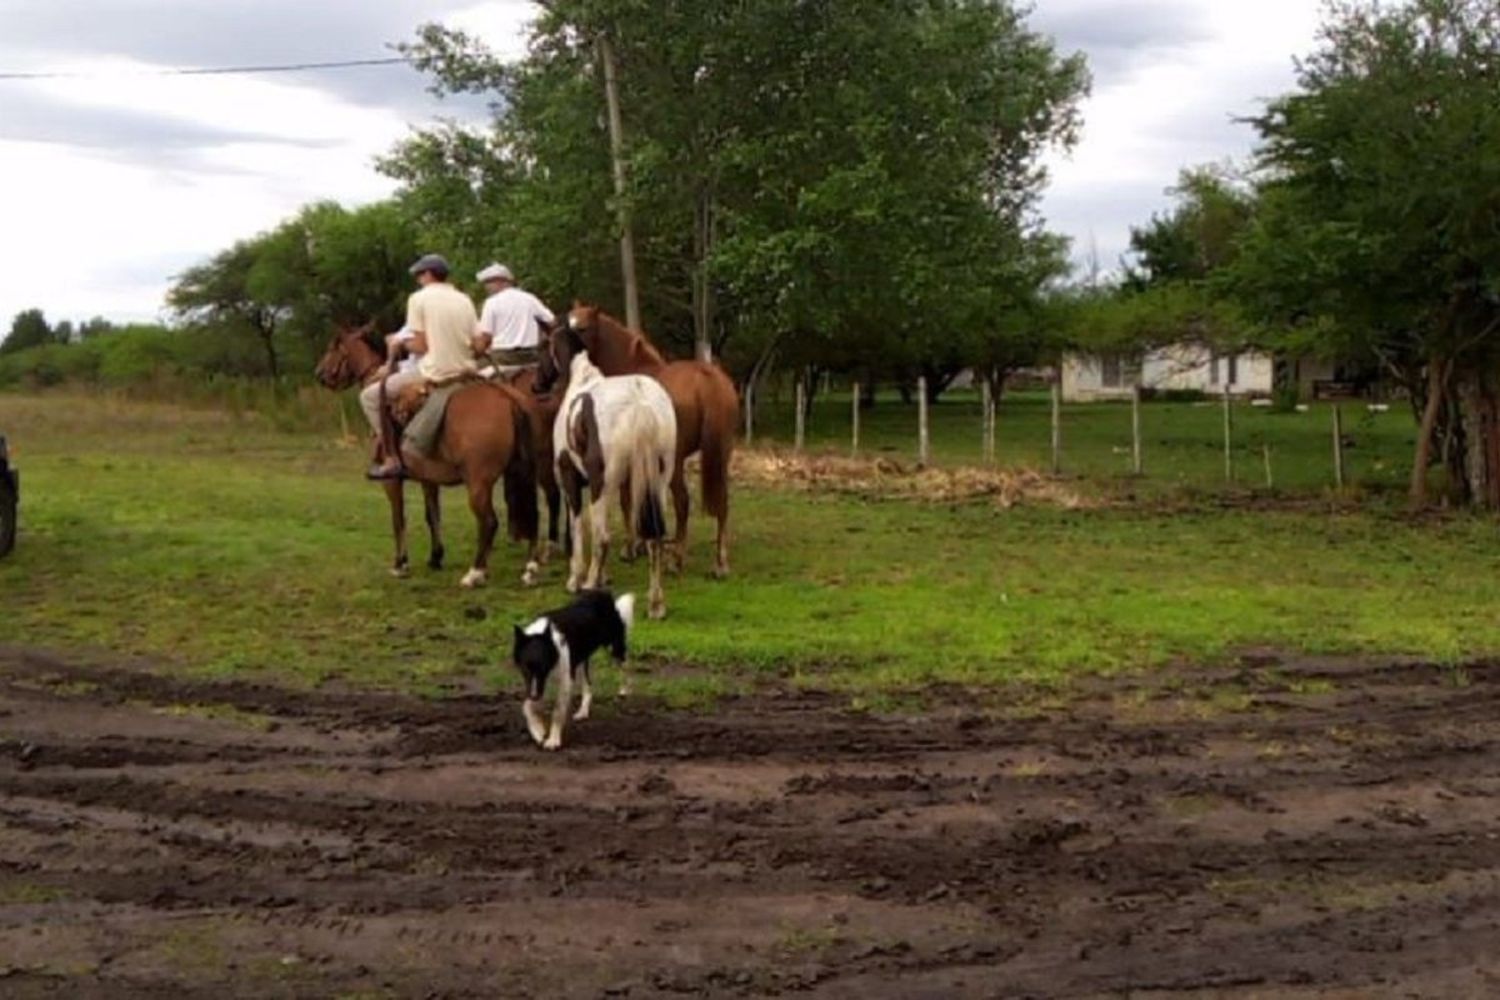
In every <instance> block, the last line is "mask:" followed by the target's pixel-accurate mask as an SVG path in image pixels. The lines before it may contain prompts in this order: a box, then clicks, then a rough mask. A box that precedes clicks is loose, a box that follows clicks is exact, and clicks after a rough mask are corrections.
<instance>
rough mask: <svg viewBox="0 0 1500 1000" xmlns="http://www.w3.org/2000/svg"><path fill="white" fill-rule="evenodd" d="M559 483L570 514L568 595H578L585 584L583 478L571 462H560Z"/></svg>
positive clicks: (558, 470) (565, 506)
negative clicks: (581, 585)
mask: <svg viewBox="0 0 1500 1000" xmlns="http://www.w3.org/2000/svg"><path fill="white" fill-rule="evenodd" d="M557 483H558V485H559V486H561V487H562V498H563V506H564V508H565V509H566V511H567V514H568V585H567V587H568V593H570V594H576V593H578V587H579V585H580V584H581V583H582V582H583V558H584V557H583V476H582V475H580V474H579V472H578V470H577V469H576V468H575V467H574V466H573V463H572V462H571V461H563V460H559V461H558V463H557Z"/></svg>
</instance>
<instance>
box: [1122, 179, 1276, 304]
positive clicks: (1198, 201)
mask: <svg viewBox="0 0 1500 1000" xmlns="http://www.w3.org/2000/svg"><path fill="white" fill-rule="evenodd" d="M1167 193H1168V194H1171V195H1173V196H1174V197H1175V198H1176V199H1177V204H1176V205H1175V206H1174V207H1173V209H1172V210H1171V211H1170V212H1168V213H1166V214H1165V215H1153V216H1152V217H1151V221H1150V223H1148V224H1147V225H1145V226H1141V227H1136V226H1132V227H1131V228H1130V249H1131V251H1132V253H1133V254H1134V256H1135V263H1134V265H1133V266H1131V267H1129V268H1128V269H1127V271H1126V279H1125V284H1126V287H1128V288H1134V289H1144V288H1148V287H1151V286H1154V285H1160V284H1163V283H1165V282H1172V281H1203V280H1205V279H1207V278H1208V277H1209V276H1210V275H1212V274H1214V273H1215V272H1217V271H1218V270H1219V269H1220V268H1223V267H1224V266H1226V265H1228V264H1230V263H1232V262H1233V261H1234V259H1235V257H1236V255H1237V253H1238V248H1239V242H1240V240H1241V239H1242V238H1243V237H1244V235H1245V231H1246V230H1247V229H1248V228H1249V226H1250V221H1251V219H1252V218H1253V216H1254V212H1255V194H1254V191H1253V190H1250V189H1248V188H1247V187H1246V186H1245V185H1244V183H1243V181H1242V180H1241V179H1240V178H1239V176H1238V175H1237V174H1236V172H1235V171H1234V170H1232V169H1231V168H1229V167H1225V166H1204V167H1196V168H1192V169H1188V170H1184V171H1183V172H1182V175H1181V176H1180V177H1179V178H1178V181H1177V185H1176V186H1175V187H1173V188H1170V189H1169V190H1168V192H1167Z"/></svg>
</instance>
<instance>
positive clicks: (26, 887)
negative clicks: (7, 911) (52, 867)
mask: <svg viewBox="0 0 1500 1000" xmlns="http://www.w3.org/2000/svg"><path fill="white" fill-rule="evenodd" d="M72 898H73V894H72V893H70V892H68V890H66V889H61V888H58V887H57V886H51V885H41V884H40V883H37V882H8V883H0V906H39V905H42V904H45V903H60V902H62V901H64V900H68V899H72Z"/></svg>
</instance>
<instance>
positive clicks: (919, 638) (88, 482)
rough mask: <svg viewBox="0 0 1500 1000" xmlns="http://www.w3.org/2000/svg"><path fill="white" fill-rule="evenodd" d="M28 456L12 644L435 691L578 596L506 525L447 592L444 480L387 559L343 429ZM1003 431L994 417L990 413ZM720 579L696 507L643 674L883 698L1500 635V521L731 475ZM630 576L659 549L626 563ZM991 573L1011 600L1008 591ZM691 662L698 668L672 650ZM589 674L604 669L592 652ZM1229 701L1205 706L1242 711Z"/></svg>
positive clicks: (5, 576)
mask: <svg viewBox="0 0 1500 1000" xmlns="http://www.w3.org/2000/svg"><path fill="white" fill-rule="evenodd" d="M0 428H3V429H4V430H5V432H6V433H7V434H8V435H9V437H10V439H11V442H12V445H13V446H14V448H15V451H16V458H17V461H18V463H19V465H20V467H21V468H22V470H23V475H24V480H23V482H24V491H23V497H22V507H21V538H20V544H19V547H18V548H17V550H16V552H15V553H14V554H13V555H12V556H11V557H10V558H8V559H6V560H4V561H3V562H0V593H3V594H4V601H5V614H3V615H0V642H9V643H25V644H30V645H36V646H52V647H92V648H97V649H105V650H110V651H114V652H117V653H121V654H140V655H143V656H147V657H150V658H153V659H156V660H161V661H165V662H167V663H169V664H175V665H177V667H178V668H179V669H183V670H191V671H196V672H199V673H202V674H204V675H208V676H216V677H242V676H247V675H249V676H263V677H268V678H274V679H276V680H277V681H278V682H279V683H283V684H291V685H316V684H319V683H322V682H325V681H329V680H334V679H338V680H341V681H343V682H346V683H353V684H359V685H373V686H382V687H392V688H397V689H402V690H407V691H415V692H420V693H423V694H427V695H429V696H434V697H436V696H444V695H446V694H447V693H449V692H451V691H452V690H453V689H454V688H455V687H461V686H463V685H472V683H473V682H474V681H475V679H476V678H477V679H481V680H482V681H483V682H484V683H486V684H490V685H502V686H503V687H504V688H505V689H509V688H510V687H512V686H513V685H514V684H515V683H516V682H515V679H514V676H513V674H512V673H511V671H510V670H509V668H508V665H507V662H506V661H507V658H508V655H509V646H510V628H511V625H512V623H515V622H524V621H526V620H528V619H529V618H530V617H531V616H534V615H535V614H536V613H538V612H540V611H542V610H545V609H547V608H552V607H556V606H558V605H560V604H562V603H564V602H565V601H566V600H567V598H566V595H565V594H563V592H562V588H561V585H560V584H561V574H562V571H563V568H562V566H561V565H560V562H559V561H556V560H555V561H554V563H553V564H552V565H551V566H549V567H548V568H547V570H546V573H545V577H544V584H543V586H542V587H540V588H538V589H534V590H525V589H522V588H521V587H520V586H519V584H518V582H517V579H518V577H519V574H520V570H521V564H522V559H521V553H520V551H519V549H518V548H517V547H515V546H512V545H502V546H501V547H500V548H499V549H498V550H497V552H496V553H495V556H494V559H493V560H492V570H493V580H494V582H493V583H492V585H491V586H490V587H489V588H488V589H485V590H481V591H477V592H465V591H461V590H460V589H459V588H458V586H457V583H458V578H459V576H460V575H461V573H462V571H463V569H464V565H465V563H466V561H467V558H468V557H469V555H470V553H471V551H472V550H471V546H472V539H473V524H472V519H471V518H470V517H469V514H468V511H467V510H466V509H465V505H464V504H463V503H462V500H461V495H460V494H459V493H457V492H453V491H449V492H448V493H447V494H446V510H447V521H446V529H447V531H446V533H447V543H448V551H449V566H448V568H447V569H444V570H443V571H441V572H437V573H433V572H429V571H427V570H426V569H424V568H420V567H421V563H422V561H423V560H424V559H425V555H426V539H425V534H426V533H425V530H424V529H423V528H422V527H421V524H420V512H419V508H420V504H419V503H418V497H417V494H416V492H415V491H411V493H410V497H409V505H408V508H409V514H410V515H411V520H412V522H413V523H412V525H411V529H412V530H411V534H412V542H413V544H412V551H413V556H414V563H415V564H416V565H417V566H418V567H419V568H417V569H415V570H414V572H413V576H412V578H411V579H409V580H404V581H403V580H394V579H392V578H391V577H390V576H389V575H388V574H387V572H386V567H387V566H388V564H389V560H390V538H389V530H388V519H387V513H386V507H385V501H384V497H383V495H382V494H381V492H380V491H379V490H378V489H376V488H374V487H372V486H370V485H369V484H367V483H365V482H363V481H362V479H361V478H360V471H361V467H362V465H363V458H364V456H363V453H362V449H361V448H359V447H356V446H355V445H353V444H352V443H349V442H346V441H343V440H340V439H339V438H338V437H337V436H336V435H315V434H293V433H283V432H279V431H277V430H276V429H275V428H274V427H273V426H270V425H268V424H267V423H266V422H264V421H261V420H257V419H252V418H249V417H244V418H235V417H231V416H226V415H223V414H215V413H212V412H206V411H190V410H179V409H174V408H172V407H163V406H137V405H130V404H125V403H121V402H119V401H115V400H105V401H101V402H98V403H92V402H89V401H87V400H80V399H77V398H72V397H42V398H35V397H27V396H10V395H0ZM1002 433H1003V431H1002ZM733 530H734V547H733V561H734V576H733V578H732V579H731V580H729V581H726V582H717V581H712V580H710V579H708V578H707V569H708V565H709V555H710V553H709V548H710V542H711V524H710V522H707V521H705V520H704V519H701V518H695V520H694V522H693V532H694V536H693V537H694V540H695V544H694V546H693V548H692V550H691V553H690V562H689V570H688V572H687V573H686V574H685V575H684V576H682V577H680V578H669V580H668V581H667V593H668V604H669V607H670V616H669V617H668V619H667V620H666V621H665V622H661V623H656V622H642V623H641V624H640V627H639V628H638V630H637V632H636V636H635V639H634V648H635V651H636V652H637V653H638V654H639V655H640V656H641V658H642V659H643V661H644V662H645V663H646V664H647V665H648V666H650V667H651V669H649V670H647V671H645V672H644V676H642V677H641V681H642V685H643V687H645V686H646V685H649V690H650V692H651V693H654V694H657V695H660V696H662V697H664V698H666V699H667V700H668V701H670V702H672V703H674V704H680V705H684V706H690V707H703V706H707V705H710V704H712V703H713V702H714V701H715V700H717V699H718V698H721V697H723V696H725V695H726V694H731V693H734V692H737V691H743V690H749V689H753V688H754V687H755V686H757V685H758V684H762V683H765V682H768V681H773V680H775V681H778V682H781V681H784V680H787V679H790V681H791V683H793V684H796V685H802V686H808V687H817V688H824V689H829V690H836V691H840V692H844V693H845V694H847V695H848V697H849V698H850V699H851V700H854V699H859V700H861V701H862V703H864V704H867V705H869V706H872V707H879V706H880V705H883V704H890V705H898V704H900V703H901V702H900V700H902V699H909V698H913V697H921V696H922V695H923V693H924V692H928V691H931V690H933V689H934V688H935V687H936V686H938V685H944V684H947V685H959V686H963V687H983V686H987V685H994V684H999V683H1012V682H1018V681H1021V682H1025V683H1027V684H1029V685H1036V686H1037V687H1039V688H1041V689H1043V690H1045V689H1048V688H1049V687H1056V686H1058V685H1062V684H1065V683H1066V682H1067V681H1068V679H1069V678H1071V677H1073V676H1076V675H1077V674H1079V673H1086V672H1096V673H1097V672H1115V671H1122V670H1136V669H1141V668H1150V667H1153V666H1158V665H1163V664H1168V663H1173V662H1205V661H1209V662H1221V661H1224V660H1227V659H1228V658H1229V657H1230V656H1231V655H1233V653H1234V652H1235V651H1236V650H1237V649H1241V648H1245V647H1251V646H1255V647H1264V646H1275V647H1278V648H1282V649H1286V650H1289V651H1293V652H1298V651H1301V652H1308V653H1320V654H1321V653H1370V654H1412V655H1417V656H1422V657H1425V658H1428V659H1432V660H1438V661H1441V662H1451V663H1461V662H1463V661H1465V660H1467V659H1471V658H1477V657H1481V656H1484V655H1489V654H1493V653H1495V652H1496V651H1500V619H1497V618H1496V616H1495V615H1494V613H1493V609H1494V588H1493V582H1492V581H1493V580H1494V578H1495V571H1496V569H1497V568H1500V560H1497V549H1496V544H1495V537H1494V526H1493V523H1492V522H1489V521H1487V520H1483V519H1480V518H1465V517H1450V518H1444V519H1435V520H1429V521H1423V522H1413V521H1410V520H1407V519H1404V518H1401V517H1397V516H1393V515H1390V514H1387V513H1384V512H1382V511H1381V510H1379V509H1378V508H1377V509H1376V510H1374V511H1369V512H1347V511H1346V512H1342V513H1329V512H1327V511H1313V510H1278V511H1257V510H1237V509H1227V510H1226V509H1209V508H1204V507H1197V508H1191V507H1190V508H1186V509H1181V510H1177V511H1176V512H1168V511H1167V510H1165V509H1158V508H1154V507H1153V508H1148V509H1144V510H1135V509H1123V508H1120V507H1106V508H1101V509H1093V510H1061V509H1046V508H1028V507H1019V508H1015V509H1012V510H1009V511H998V510H996V509H995V508H994V507H992V506H990V505H988V504H984V503H955V504H949V505H936V504H915V503H907V502H897V501H888V500H880V499H875V498H861V497H850V496H826V495H822V494H817V493H811V494H809V493H795V492H791V491H781V490H778V489H774V488H766V487H757V488H753V489H751V488H739V489H737V490H736V492H735V494H734V521H733ZM615 576H616V587H617V589H630V590H635V591H637V592H641V591H642V590H643V588H644V584H645V566H644V565H643V564H641V563H637V564H634V565H630V566H625V565H618V564H617V565H616V566H615ZM1001 595H1004V597H1003V599H1002V597H1001ZM667 664H673V665H675V664H690V665H692V667H693V669H681V668H679V667H674V668H673V669H671V670H666V669H656V665H667ZM599 673H600V675H601V677H603V678H605V680H604V682H603V685H601V686H604V687H605V688H606V690H607V689H608V686H609V685H613V684H614V683H617V681H615V680H613V679H610V678H611V676H612V674H613V671H612V670H608V669H604V670H601V671H600V672H599ZM1242 697H1243V696H1242V694H1241V695H1234V694H1225V695H1224V696H1223V698H1222V699H1221V700H1220V702H1219V703H1215V702H1213V701H1212V700H1211V701H1210V704H1209V708H1210V709H1212V710H1214V711H1220V712H1231V711H1237V710H1241V709H1242V708H1243V707H1244V706H1243V705H1242V704H1240V701H1241V698H1242Z"/></svg>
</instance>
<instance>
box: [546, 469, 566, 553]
mask: <svg viewBox="0 0 1500 1000" xmlns="http://www.w3.org/2000/svg"><path fill="white" fill-rule="evenodd" d="M542 493H543V494H545V495H546V498H547V544H546V545H544V546H542V563H543V564H544V565H545V564H546V563H547V562H549V561H550V560H551V558H552V550H553V549H555V548H557V547H558V527H557V522H558V516H557V515H558V513H559V509H560V508H561V507H562V491H561V490H559V489H558V488H557V480H556V479H552V480H549V481H547V482H544V483H543V484H542Z"/></svg>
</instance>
